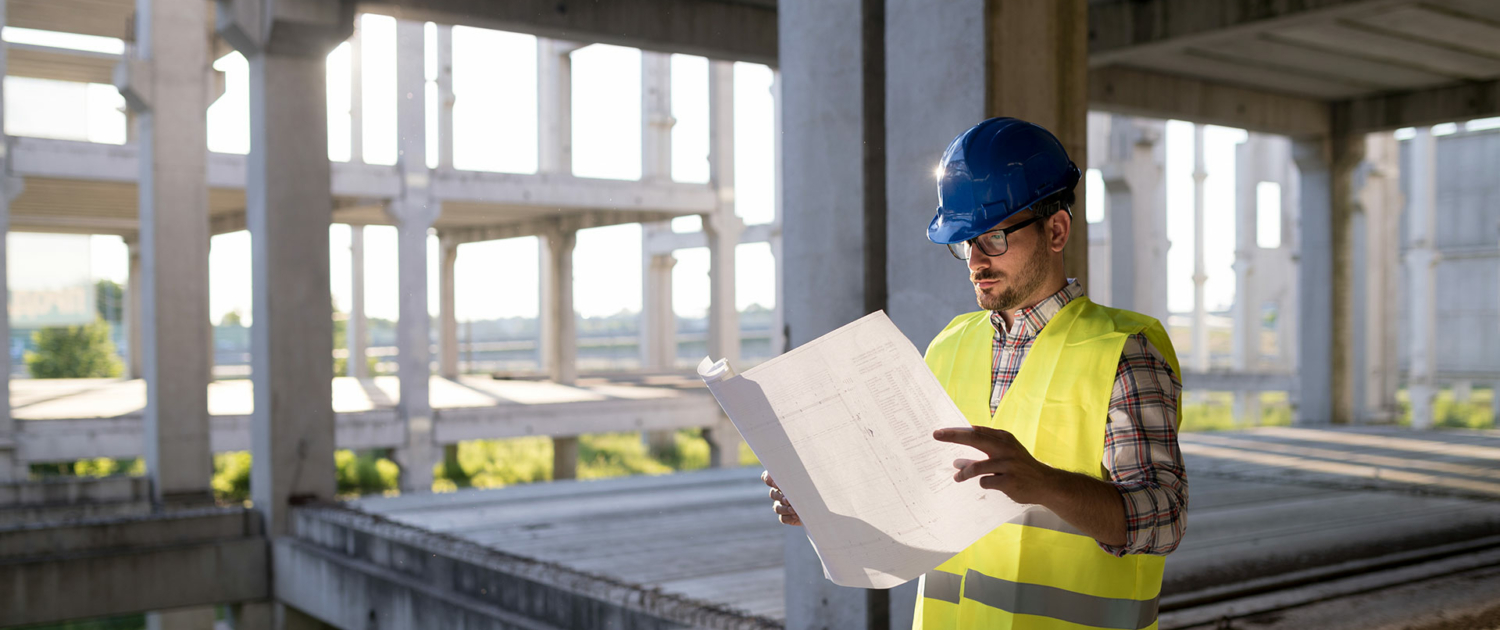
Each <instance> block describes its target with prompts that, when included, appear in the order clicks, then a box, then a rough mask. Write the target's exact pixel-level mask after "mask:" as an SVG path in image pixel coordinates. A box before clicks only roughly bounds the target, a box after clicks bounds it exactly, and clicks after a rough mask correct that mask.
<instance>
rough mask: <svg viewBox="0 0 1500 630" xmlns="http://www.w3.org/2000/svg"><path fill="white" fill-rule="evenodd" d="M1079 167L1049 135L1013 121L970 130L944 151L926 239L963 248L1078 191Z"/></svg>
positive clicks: (996, 121)
mask: <svg viewBox="0 0 1500 630" xmlns="http://www.w3.org/2000/svg"><path fill="white" fill-rule="evenodd" d="M1079 175H1080V174H1079V172H1078V167H1077V166H1075V165H1074V164H1073V161H1072V160H1069V159H1068V153H1067V151H1064V150H1063V146H1062V143H1061V142H1058V141H1057V137H1056V136H1054V135H1052V133H1051V132H1049V131H1047V130H1046V129H1043V128H1041V127H1040V126H1037V125H1034V124H1031V123H1029V122H1026V121H1024V120H1017V119H1015V118H991V119H989V120H986V121H984V122H982V123H979V124H977V125H974V126H973V127H970V128H969V130H968V131H965V132H963V133H962V134H960V135H959V136H958V137H957V138H954V139H953V142H951V143H949V144H948V149H947V150H946V151H943V161H942V163H941V164H940V165H939V166H938V183H937V188H938V207H937V215H936V216H934V217H932V223H930V224H928V226H927V238H928V239H929V240H931V241H932V242H934V243H938V244H940V245H947V244H949V243H962V242H964V241H967V240H969V239H971V238H974V237H976V236H979V235H980V234H983V233H985V232H987V231H989V230H991V229H993V228H994V227H995V226H996V225H999V224H1000V222H1001V221H1004V220H1005V219H1007V218H1009V217H1010V216H1011V215H1013V214H1015V213H1017V212H1020V211H1022V210H1026V209H1028V208H1031V207H1032V206H1033V205H1036V203H1037V202H1038V201H1041V200H1043V199H1046V198H1048V197H1051V196H1052V195H1055V194H1057V193H1060V192H1064V191H1068V190H1072V189H1073V187H1074V186H1076V185H1078V178H1079Z"/></svg>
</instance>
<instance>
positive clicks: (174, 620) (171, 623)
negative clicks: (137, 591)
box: [146, 606, 214, 630]
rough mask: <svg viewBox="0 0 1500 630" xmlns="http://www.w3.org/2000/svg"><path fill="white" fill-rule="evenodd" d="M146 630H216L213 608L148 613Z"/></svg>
mask: <svg viewBox="0 0 1500 630" xmlns="http://www.w3.org/2000/svg"><path fill="white" fill-rule="evenodd" d="M146 630H214V609H213V607H212V606H206V607H200V608H184V609H178V610H168V611H161V612H153V613H148V614H147V615H146Z"/></svg>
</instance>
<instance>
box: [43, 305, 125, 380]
mask: <svg viewBox="0 0 1500 630" xmlns="http://www.w3.org/2000/svg"><path fill="white" fill-rule="evenodd" d="M31 343H32V345H33V346H35V347H36V351H34V352H32V351H27V352H26V370H27V371H28V372H30V373H31V377H32V378H110V377H116V376H119V375H120V373H121V372H123V371H124V369H125V367H124V364H123V363H121V362H120V357H119V356H118V355H117V354H116V353H115V342H114V341H112V340H111V339H110V338H109V323H108V322H105V321H104V320H102V319H96V320H94V322H93V323H92V324H87V325H83V326H49V327H47V328H41V329H38V330H37V331H36V332H34V333H32V334H31Z"/></svg>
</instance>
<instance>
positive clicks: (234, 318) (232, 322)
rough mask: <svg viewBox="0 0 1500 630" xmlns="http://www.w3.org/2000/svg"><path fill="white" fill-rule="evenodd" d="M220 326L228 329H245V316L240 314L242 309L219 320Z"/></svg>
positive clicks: (233, 311)
mask: <svg viewBox="0 0 1500 630" xmlns="http://www.w3.org/2000/svg"><path fill="white" fill-rule="evenodd" d="M219 325H220V326H224V327H226V328H244V327H245V323H244V316H243V315H241V314H240V309H234V310H232V311H229V312H228V313H225V314H224V317H222V318H220V319H219Z"/></svg>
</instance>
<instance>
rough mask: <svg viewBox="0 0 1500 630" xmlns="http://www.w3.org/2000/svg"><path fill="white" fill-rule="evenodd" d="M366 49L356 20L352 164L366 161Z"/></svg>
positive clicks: (352, 41)
mask: <svg viewBox="0 0 1500 630" xmlns="http://www.w3.org/2000/svg"><path fill="white" fill-rule="evenodd" d="M364 49H365V47H364V38H363V37H361V36H360V32H359V20H358V19H356V20H354V33H353V34H352V35H350V36H349V162H350V163H352V164H362V163H364V161H365V88H364V63H365V60H364V54H365V53H364Z"/></svg>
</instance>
